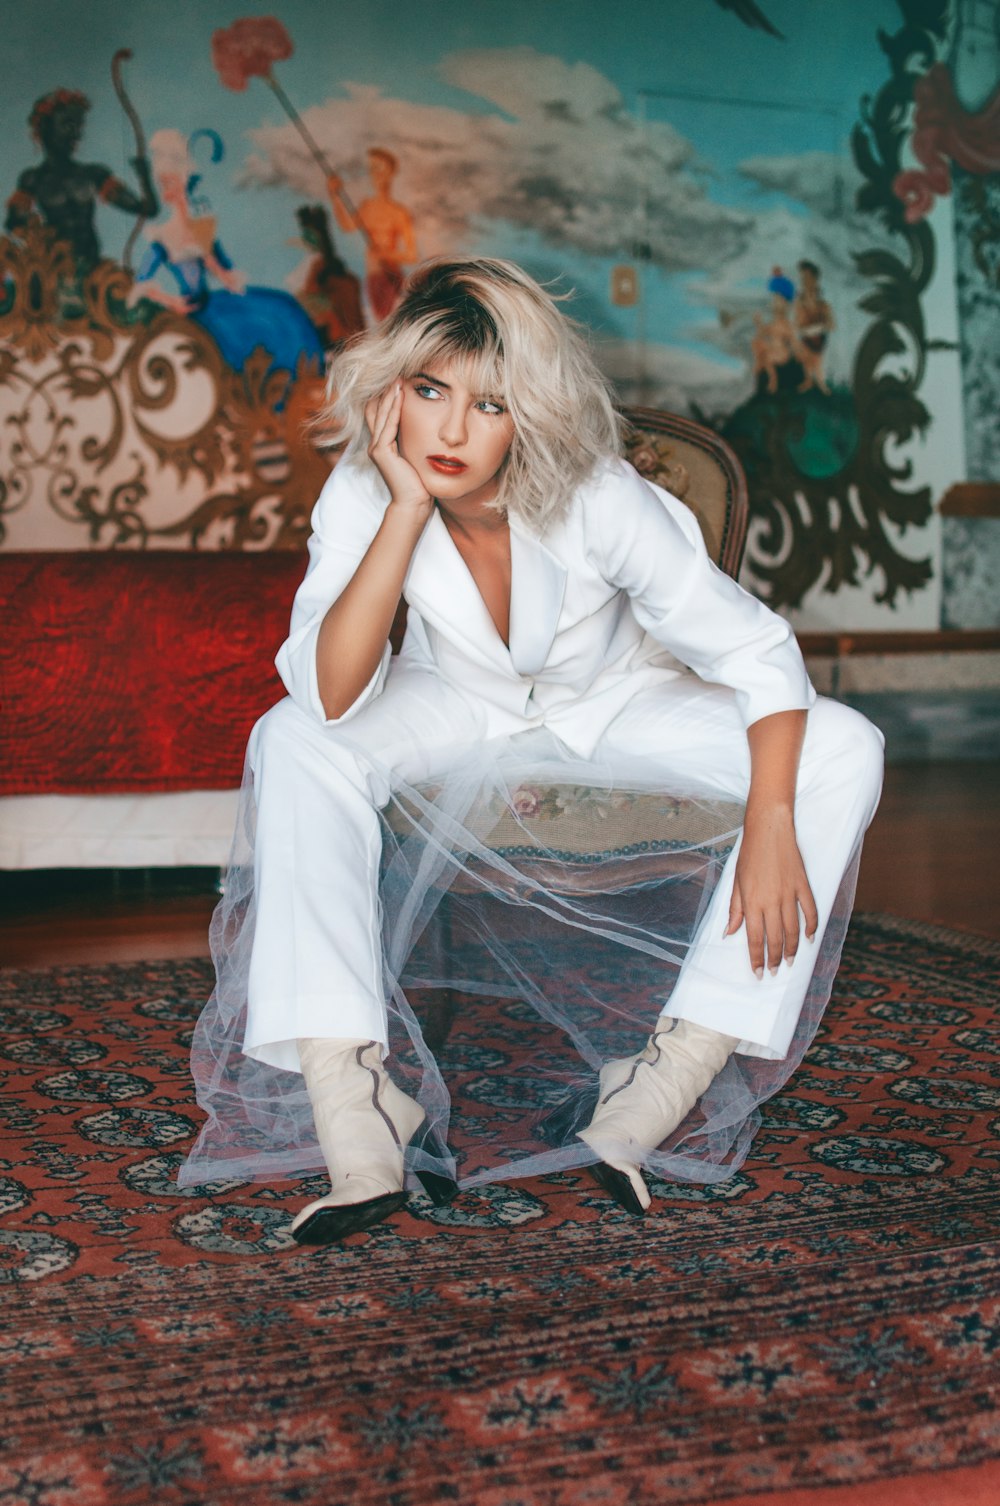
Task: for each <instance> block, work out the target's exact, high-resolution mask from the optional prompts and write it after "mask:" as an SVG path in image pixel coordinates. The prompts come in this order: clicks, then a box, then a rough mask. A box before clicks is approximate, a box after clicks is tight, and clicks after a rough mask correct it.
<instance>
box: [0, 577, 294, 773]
mask: <svg viewBox="0 0 1000 1506" xmlns="http://www.w3.org/2000/svg"><path fill="white" fill-rule="evenodd" d="M304 572H305V556H304V555H303V554H300V553H297V552H296V553H288V552H281V551H273V552H269V553H259V554H251V553H241V554H236V553H215V552H213V553H204V554H195V553H188V552H185V553H181V552H173V551H170V552H166V551H162V552H155V553H138V552H132V551H129V552H122V553H106V552H103V551H102V552H100V553H71V554H62V553H49V554H14V553H10V554H5V553H2V552H0V794H5V795H14V794H93V793H106V794H107V793H112V792H143V793H145V792H147V791H157V790H188V789H227V788H231V787H232V786H234V785H238V784H239V781H240V774H241V771H242V766H243V752H244V748H245V745H246V739H247V735H248V733H249V731H250V728H251V727H252V726H253V723H254V721H255V720H256V719H257V717H258V716H260V715H261V713H262V712H264V711H266V710H267V708H268V706H271V705H273V704H274V702H275V701H277V700H279V699H280V697H281V696H282V694H283V693H284V692H283V689H282V686H281V682H280V680H279V679H278V676H277V673H276V672H275V669H274V662H273V661H274V655H275V653H276V651H277V649H278V647H279V645H280V644H281V642H282V641H283V639H284V637H285V635H286V633H287V631H288V618H289V612H290V609H291V603H292V597H293V596H294V594H295V588H296V586H297V584H298V582H299V581H300V580H301V578H302V576H303V574H304Z"/></svg>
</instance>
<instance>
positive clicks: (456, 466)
mask: <svg viewBox="0 0 1000 1506" xmlns="http://www.w3.org/2000/svg"><path fill="white" fill-rule="evenodd" d="M427 464H428V465H429V466H431V467H432V468H433V469H434V470H435V471H439V472H440V473H441V475H442V476H460V475H461V474H462V472H463V471H467V470H468V469H469V467H468V466H467V465H466V463H465V461H464V460H456V459H455V457H454V455H428V457H427Z"/></svg>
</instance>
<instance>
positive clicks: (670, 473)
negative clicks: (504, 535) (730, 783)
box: [384, 408, 748, 1050]
mask: <svg viewBox="0 0 1000 1506" xmlns="http://www.w3.org/2000/svg"><path fill="white" fill-rule="evenodd" d="M623 411H624V416H625V418H626V420H627V422H628V425H629V434H628V441H627V448H626V455H627V458H628V459H629V460H630V461H631V462H632V464H633V465H634V466H635V467H636V469H637V470H638V471H639V472H640V474H641V475H643V476H645V477H646V478H647V479H649V480H650V481H654V482H656V483H657V484H658V485H660V486H662V487H664V488H665V489H666V490H667V491H670V492H672V493H673V494H674V495H675V496H677V497H679V498H681V499H682V500H683V501H684V502H685V503H686V504H687V505H688V506H689V507H690V508H691V509H692V511H693V512H694V514H695V516H696V517H697V519H698V522H699V523H700V525H701V529H702V533H703V535H704V538H705V542H706V545H707V547H708V551H709V554H710V556H711V558H712V559H714V561H715V562H716V564H717V565H719V567H720V568H721V569H722V570H724V571H726V573H727V574H729V575H731V576H733V577H734V578H735V576H736V575H737V572H738V570H739V567H740V561H741V559H742V555H743V546H744V543H745V539H746V530H747V519H748V502H747V486H746V478H745V476H744V473H743V470H742V467H741V466H740V463H739V461H738V460H737V458H736V456H735V455H734V454H733V452H732V451H731V450H730V448H729V447H728V445H726V444H725V443H724V441H723V440H721V439H720V438H719V437H718V436H717V435H716V434H714V433H712V432H711V431H710V430H709V429H706V428H704V427H703V426H702V425H700V424H697V423H694V422H693V421H692V420H690V419H686V418H681V417H679V416H677V415H674V414H670V413H661V412H658V411H655V410H654V409H650V408H631V409H625V410H623ZM397 626H399V624H397ZM425 793H426V794H427V795H428V796H429V797H431V798H432V797H433V794H434V791H433V789H429V790H427V791H425ZM589 795H590V792H589V791H585V790H580V789H577V788H574V787H569V786H566V787H563V786H559V787H553V788H551V789H548V788H546V789H544V790H540V789H538V787H537V786H532V787H531V788H530V789H529V788H528V787H523V788H521V789H515V790H513V791H512V792H511V798H510V800H509V802H508V803H507V804H506V806H505V807H504V808H502V809H501V810H500V811H499V813H498V819H497V822H496V825H495V826H494V828H493V830H492V832H491V833H490V834H489V837H488V839H487V845H488V847H489V849H490V850H491V852H493V853H496V854H498V855H499V856H500V857H502V858H503V859H504V860H506V862H507V863H509V864H510V865H511V868H512V869H513V870H514V871H515V873H516V878H514V879H512V880H511V892H512V897H513V891H514V889H515V888H516V887H517V886H520V885H527V886H528V887H531V885H532V879H533V875H536V876H537V875H538V874H539V871H540V869H542V868H543V869H544V883H545V885H546V886H548V887H549V888H550V889H552V888H553V887H555V888H556V889H558V890H559V891H560V892H562V893H564V894H566V895H571V896H585V895H586V893H587V890H588V883H589V882H591V880H592V876H593V875H594V874H595V872H596V871H597V867H598V864H599V865H600V875H601V878H600V882H601V886H602V888H603V889H604V891H605V892H607V891H608V889H609V887H610V888H611V889H612V890H613V889H614V888H615V887H616V886H620V888H621V890H623V891H624V890H626V889H631V888H634V887H635V886H636V885H637V884H642V883H643V882H645V881H648V882H651V883H652V882H656V881H658V879H659V878H661V877H662V874H663V871H664V864H665V862H666V863H668V864H669V866H670V869H671V872H673V873H675V874H676V873H678V872H682V871H685V870H688V871H690V872H692V873H693V872H694V871H695V870H696V869H701V870H704V869H705V868H706V855H708V854H709V853H710V856H709V865H715V866H714V868H713V872H717V871H718V865H719V864H720V863H721V861H722V860H723V859H724V857H725V855H726V853H727V852H728V850H729V846H731V842H730V843H729V844H728V845H723V846H722V847H720V845H719V841H718V838H719V833H720V831H728V832H733V831H735V830H736V829H737V828H738V827H739V825H740V824H741V821H742V807H741V806H739V805H737V804H733V803H731V802H722V801H700V800H699V801H695V800H683V799H670V798H665V797H664V796H662V795H657V796H653V795H644V794H633V795H631V796H627V795H626V796H622V797H619V798H617V799H616V800H615V801H614V802H613V803H611V804H609V803H608V802H607V801H601V800H599V799H598V800H595V799H591V798H588V797H589ZM384 820H385V823H386V826H387V833H386V835H387V838H388V839H389V840H388V842H387V844H386V845H387V848H389V849H391V848H392V845H393V839H396V840H398V839H400V838H402V837H404V836H405V828H406V822H407V815H406V811H405V808H400V806H399V805H397V804H393V805H390V806H389V807H388V808H387V810H386V812H384ZM540 854H544V856H543V857H541V858H540ZM665 855H666V857H665ZM468 869H471V872H472V876H471V877H470V875H469V871H468ZM491 882H493V883H495V875H494V877H493V879H492V880H491ZM442 888H443V890H444V892H443V893H442V895H441V900H440V903H439V904H438V906H437V910H436V915H435V921H434V926H433V927H432V928H430V929H431V930H432V931H433V939H432V940H431V942H430V944H431V945H432V946H433V950H434V952H435V954H436V956H437V958H438V959H440V958H442V957H449V956H452V955H457V951H458V948H457V947H456V935H455V931H454V925H455V912H456V911H457V910H458V911H460V910H461V905H462V898H463V896H467V895H470V894H472V893H473V892H474V890H475V863H474V862H473V863H472V864H469V865H467V871H466V872H464V873H460V874H459V875H458V877H457V879H454V880H449V881H447V883H446V882H445V880H444V879H442ZM422 945H423V946H424V947H425V948H426V946H427V945H428V939H427V938H426V937H425V938H424V942H423V943H422ZM408 971H409V970H408ZM459 971H460V969H459ZM420 972H421V968H420V965H419V963H417V964H416V975H417V977H416V978H414V977H413V976H412V974H411V982H414V983H417V980H418V978H419V974H420ZM438 976H441V973H440V971H439V972H438ZM454 976H456V977H457V976H458V973H456V974H454ZM453 998H454V996H453V995H452V994H443V993H441V992H440V991H437V992H436V993H435V994H433V995H432V997H431V999H430V1000H429V1003H428V1011H427V1013H426V1015H425V1018H424V1027H423V1028H424V1035H425V1039H426V1041H427V1044H428V1046H429V1047H430V1048H431V1050H435V1049H436V1048H437V1047H439V1046H441V1045H443V1044H444V1042H445V1041H446V1040H447V1038H448V1034H449V1031H450V1029H451V1024H452V1018H453V1012H454V1003H453Z"/></svg>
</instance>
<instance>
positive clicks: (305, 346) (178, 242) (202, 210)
mask: <svg viewBox="0 0 1000 1506" xmlns="http://www.w3.org/2000/svg"><path fill="white" fill-rule="evenodd" d="M216 139H217V138H216ZM149 145H150V154H151V156H152V159H153V170H154V173H155V177H156V184H157V187H158V189H159V191H160V196H161V198H162V200H163V203H164V205H165V206H166V208H167V211H168V213H167V217H166V219H163V220H160V221H158V222H157V223H156V224H155V225H150V226H148V227H147V229H146V236H147V238H148V240H149V243H150V244H149V249H148V250H147V252H146V256H145V258H144V260H143V262H142V265H141V266H140V268H139V272H138V275H137V277H136V280H135V282H134V284H133V286H132V289H131V292H130V294H129V298H130V301H131V302H133V303H136V302H138V301H139V299H141V298H148V299H149V300H150V301H151V302H153V303H158V304H160V305H161V306H162V307H163V308H167V309H169V310H170V311H171V312H172V313H175V314H182V315H186V316H187V317H188V318H189V319H193V320H195V322H196V323H198V324H200V325H201V326H202V328H203V329H206V330H207V331H208V333H209V334H210V335H211V336H212V338H213V339H214V340H215V342H216V344H217V345H218V347H219V349H220V351H221V352H222V355H223V357H224V359H225V360H226V362H227V363H228V365H230V366H231V367H232V368H233V370H234V371H241V370H242V368H243V365H244V362H245V361H246V359H247V357H248V356H249V355H250V354H251V353H252V352H253V351H254V350H256V349H258V348H263V349H264V350H266V351H267V352H268V354H269V355H270V356H271V358H272V370H281V371H287V372H289V373H291V374H293V375H294V373H295V371H296V370H297V368H298V366H299V363H300V362H301V361H302V360H303V358H304V359H305V360H306V361H307V362H308V363H311V365H312V366H313V368H314V369H315V370H320V369H322V361H323V351H322V346H321V345H320V341H319V336H318V335H317V333H316V330H315V329H314V328H313V325H312V323H311V321H310V320H309V319H308V318H307V317H306V315H305V313H304V312H303V310H302V308H301V307H300V306H299V304H298V303H297V302H296V300H295V299H294V298H293V297H292V296H291V294H290V293H284V292H280V291H279V290H277V289H275V288H261V287H247V286H246V285H245V279H244V277H243V276H242V275H241V273H239V272H238V271H237V270H236V268H235V267H234V266H233V263H232V262H231V261H230V259H229V257H228V256H227V255H226V252H225V250H224V249H223V246H222V243H221V241H220V240H219V236H218V227H217V222H216V217H215V215H214V214H213V213H212V212H211V210H210V208H209V207H208V205H207V203H206V201H205V200H204V199H203V198H201V197H200V196H199V195H198V194H197V193H196V190H197V188H198V184H199V183H200V181H201V180H200V175H199V174H198V173H197V171H196V170H195V164H194V161H193V159H192V156H191V152H190V147H189V142H188V138H187V137H186V136H184V134H183V133H182V132H181V131H175V130H162V131H157V132H155V134H154V135H153V136H152V137H151V139H150V144H149ZM219 149H220V152H221V143H220V144H219ZM216 160H217V159H216ZM161 270H163V271H166V272H168V273H169V274H170V276H171V278H172V280H173V283H174V287H173V288H172V289H168V288H165V287H163V286H162V284H161V283H159V282H158V281H157V280H156V279H157V277H158V274H159V273H160V271H161ZM213 281H215V282H219V283H221V284H222V288H221V290H220V289H213V288H212V286H211V284H212V282H213Z"/></svg>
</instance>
